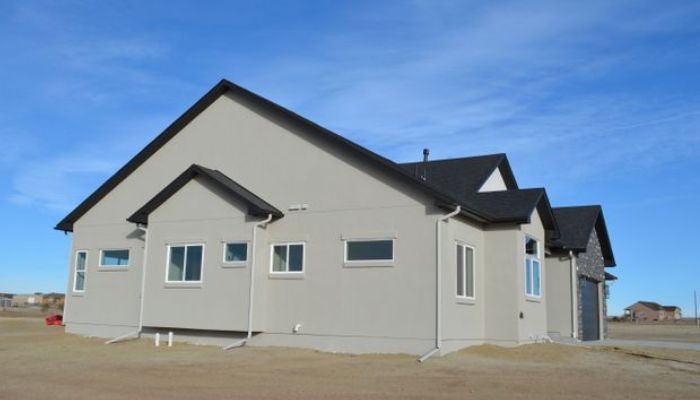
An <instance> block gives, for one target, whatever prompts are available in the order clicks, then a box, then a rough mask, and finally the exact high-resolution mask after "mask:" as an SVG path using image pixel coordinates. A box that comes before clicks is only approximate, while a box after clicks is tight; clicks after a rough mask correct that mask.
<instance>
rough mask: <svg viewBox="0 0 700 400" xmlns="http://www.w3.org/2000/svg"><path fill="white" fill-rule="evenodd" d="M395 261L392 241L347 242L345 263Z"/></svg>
mask: <svg viewBox="0 0 700 400" xmlns="http://www.w3.org/2000/svg"><path fill="white" fill-rule="evenodd" d="M393 260H394V241H393V240H391V239H375V240H347V241H345V262H347V263H352V262H371V261H380V262H390V261H393Z"/></svg>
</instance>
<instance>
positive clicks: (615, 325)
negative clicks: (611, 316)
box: [608, 321, 700, 343]
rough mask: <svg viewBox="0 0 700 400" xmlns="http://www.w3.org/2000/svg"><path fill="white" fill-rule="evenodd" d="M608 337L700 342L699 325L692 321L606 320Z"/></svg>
mask: <svg viewBox="0 0 700 400" xmlns="http://www.w3.org/2000/svg"><path fill="white" fill-rule="evenodd" d="M608 336H609V337H610V339H626V340H662V341H671V342H690V343H700V327H698V326H697V325H694V324H693V322H692V321H683V322H681V323H646V324H643V323H634V322H608Z"/></svg>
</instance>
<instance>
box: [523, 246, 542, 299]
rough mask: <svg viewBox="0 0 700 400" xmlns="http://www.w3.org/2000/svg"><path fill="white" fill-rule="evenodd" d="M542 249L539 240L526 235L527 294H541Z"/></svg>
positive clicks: (536, 295) (535, 295)
mask: <svg viewBox="0 0 700 400" xmlns="http://www.w3.org/2000/svg"><path fill="white" fill-rule="evenodd" d="M539 258H540V249H539V243H538V242H537V240H535V239H533V238H531V237H528V236H526V237H525V274H524V275H525V294H526V295H528V296H533V297H540V295H541V272H542V271H541V266H540V259H539Z"/></svg>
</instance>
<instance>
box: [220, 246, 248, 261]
mask: <svg viewBox="0 0 700 400" xmlns="http://www.w3.org/2000/svg"><path fill="white" fill-rule="evenodd" d="M247 261H248V243H246V242H232V243H226V244H225V245H224V263H227V264H244V263H246V262H247Z"/></svg>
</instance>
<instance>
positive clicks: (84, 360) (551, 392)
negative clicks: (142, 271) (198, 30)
mask: <svg viewBox="0 0 700 400" xmlns="http://www.w3.org/2000/svg"><path fill="white" fill-rule="evenodd" d="M103 342H104V341H103V340H101V339H94V338H84V337H79V336H75V335H68V334H64V333H63V329H62V328H61V327H48V326H44V325H43V321H42V320H41V319H38V318H27V317H14V318H8V317H0V366H2V369H1V371H0V399H72V400H80V399H91V400H92V399H168V400H173V399H188V400H190V399H241V398H265V399H329V398H331V399H333V398H335V399H354V398H380V399H389V398H394V399H411V398H413V399H425V398H440V399H465V398H473V399H533V398H540V399H552V398H557V399H588V398H592V397H599V398H605V399H635V400H639V399H691V398H693V399H698V398H700V352H694V351H680V350H650V349H644V350H642V349H625V350H621V349H612V348H587V347H581V346H564V345H553V344H539V345H528V346H521V347H517V348H500V347H496V346H490V345H489V346H476V347H472V348H469V349H466V350H463V351H460V352H457V353H453V354H450V355H447V356H445V357H442V358H437V359H433V360H429V361H428V362H426V363H424V364H419V363H417V362H416V361H415V357H412V356H406V355H362V356H353V355H339V354H327V353H319V352H315V351H309V350H298V349H283V348H239V349H235V350H231V351H228V352H225V351H222V350H221V349H220V348H218V347H209V346H191V345H185V344H175V346H173V347H172V348H167V347H159V348H156V347H154V346H153V343H152V342H151V341H146V340H136V341H130V342H124V343H119V344H114V345H104V344H103Z"/></svg>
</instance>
